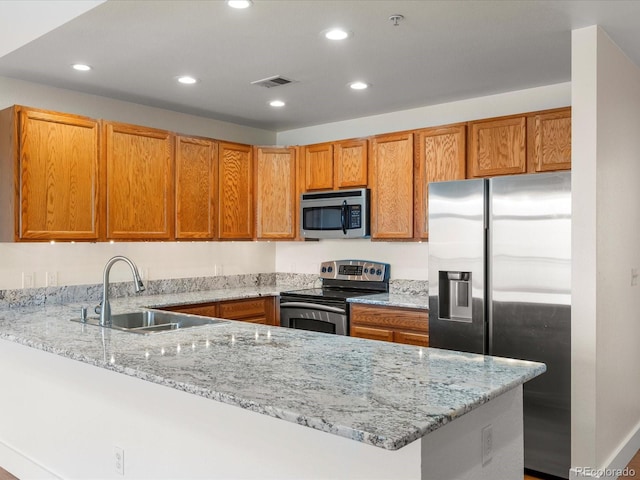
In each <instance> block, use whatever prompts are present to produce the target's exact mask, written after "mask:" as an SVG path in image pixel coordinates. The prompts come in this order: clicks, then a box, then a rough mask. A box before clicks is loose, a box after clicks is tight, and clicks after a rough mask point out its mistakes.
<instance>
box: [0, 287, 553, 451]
mask: <svg viewBox="0 0 640 480" xmlns="http://www.w3.org/2000/svg"><path fill="white" fill-rule="evenodd" d="M279 290H283V288H281V287H279V288H276V287H250V288H240V289H224V290H212V291H202V292H194V293H186V294H170V295H155V296H135V297H129V298H124V299H114V300H112V302H111V306H112V311H113V312H114V313H119V312H123V311H130V310H131V309H132V308H138V307H141V306H147V307H151V306H155V307H158V306H164V305H176V304H188V303H196V302H207V301H215V300H223V299H232V298H246V297H251V296H256V295H272V294H277V293H278V291H279ZM81 306H82V305H81V304H78V303H76V304H67V305H45V306H40V307H24V308H14V309H7V310H2V311H0V339H2V340H6V341H11V342H16V343H20V344H23V345H27V346H29V347H32V348H36V349H39V350H43V351H46V352H50V353H53V354H57V355H61V356H63V357H67V358H70V359H73V360H77V361H81V362H84V363H88V364H91V365H95V366H96V367H100V368H106V369H109V370H112V371H115V372H119V373H122V374H125V375H129V376H132V377H136V378H140V379H142V380H146V381H150V382H154V383H157V384H160V385H165V386H168V387H171V388H175V389H178V390H182V391H185V392H189V393H191V394H195V395H200V396H202V397H205V398H209V399H212V400H216V401H221V402H224V403H228V404H232V405H236V406H238V407H240V408H244V409H247V410H251V411H254V412H258V413H261V414H264V415H269V416H272V417H276V418H280V419H283V420H286V421H290V422H294V423H297V424H300V425H304V426H307V427H311V428H315V429H318V430H321V431H325V432H329V433H332V434H335V435H340V436H343V437H347V438H350V439H353V440H356V441H359V442H363V443H367V444H371V445H374V446H377V447H382V448H385V449H389V450H395V449H398V448H401V447H403V446H405V445H407V444H409V443H410V442H412V441H414V440H416V439H418V438H420V437H422V436H424V435H426V434H428V433H429V432H431V431H433V430H436V429H437V428H439V427H441V426H442V425H444V424H446V423H448V422H450V421H452V420H454V419H455V418H456V417H459V416H461V415H463V414H465V413H467V412H469V411H471V410H473V409H474V408H476V407H478V406H480V405H482V404H484V403H486V402H488V401H489V400H491V399H492V398H495V397H496V396H498V395H500V394H501V393H503V392H506V391H508V390H510V389H512V388H514V387H516V386H518V385H519V384H521V383H523V382H525V381H527V380H529V379H531V378H533V377H535V376H537V375H539V374H541V373H542V372H544V371H545V366H544V365H543V364H540V363H535V362H524V361H516V360H506V359H500V358H496V357H485V356H481V355H473V354H465V353H459V352H451V351H446V350H439V349H433V348H421V347H414V346H409V345H399V344H393V343H386V342H375V341H370V340H364V339H359V338H352V337H346V336H337V335H329V334H323V333H315V332H307V331H302V330H294V329H285V328H280V327H269V326H265V325H255V324H248V323H243V322H238V321H224V322H222V323H219V324H215V325H206V326H202V327H197V328H192V329H185V330H178V331H172V332H166V333H158V334H154V335H137V334H133V333H128V332H121V331H117V330H111V329H106V328H105V329H103V328H100V327H96V326H92V325H83V324H79V323H75V322H70V321H69V319H70V318H72V317H77V316H78V314H79V311H80V307H81ZM84 306H86V305H84ZM301 359H303V360H304V361H301Z"/></svg>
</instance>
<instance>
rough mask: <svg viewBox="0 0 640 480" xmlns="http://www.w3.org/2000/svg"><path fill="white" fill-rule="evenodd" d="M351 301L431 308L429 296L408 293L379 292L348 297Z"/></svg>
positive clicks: (421, 308) (422, 308)
mask: <svg viewBox="0 0 640 480" xmlns="http://www.w3.org/2000/svg"><path fill="white" fill-rule="evenodd" d="M347 301H348V302H349V303H366V304H368V305H380V306H385V307H403V308H418V309H420V310H428V309H429V296H428V295H426V294H424V295H410V294H406V293H377V294H375V295H365V296H362V297H353V298H349V299H347Z"/></svg>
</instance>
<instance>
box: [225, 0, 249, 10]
mask: <svg viewBox="0 0 640 480" xmlns="http://www.w3.org/2000/svg"><path fill="white" fill-rule="evenodd" d="M252 4H253V2H252V1H251V0H227V5H229V6H230V7H231V8H238V9H242V8H249V7H250V6H251V5H252Z"/></svg>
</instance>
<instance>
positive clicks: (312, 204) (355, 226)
mask: <svg viewBox="0 0 640 480" xmlns="http://www.w3.org/2000/svg"><path fill="white" fill-rule="evenodd" d="M369 197H370V194H369V189H367V188H359V189H356V190H326V191H322V192H309V193H303V194H302V195H301V197H300V234H301V235H302V237H303V238H363V237H368V236H369Z"/></svg>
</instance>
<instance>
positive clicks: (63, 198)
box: [7, 107, 101, 240]
mask: <svg viewBox="0 0 640 480" xmlns="http://www.w3.org/2000/svg"><path fill="white" fill-rule="evenodd" d="M11 110H13V111H9V110H8V111H7V115H10V116H13V119H12V121H16V118H17V129H18V130H17V132H18V133H17V137H16V141H15V145H14V149H15V150H14V154H15V155H16V156H17V164H16V171H15V173H16V176H15V182H16V189H15V193H16V199H15V204H14V205H15V209H16V211H15V238H16V240H22V239H24V240H97V239H98V238H99V233H100V232H99V225H100V223H99V214H98V211H99V188H100V183H99V178H100V170H101V166H100V154H99V152H100V150H99V142H100V128H99V123H98V121H97V120H93V119H90V118H86V117H81V116H77V115H69V114H64V113H56V112H48V111H44V110H36V109H30V108H25V107H15V109H11ZM14 115H15V116H14ZM9 178H10V181H13V179H14V177H13V175H11V176H10V177H9ZM9 191H10V192H13V189H10V190H9Z"/></svg>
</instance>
